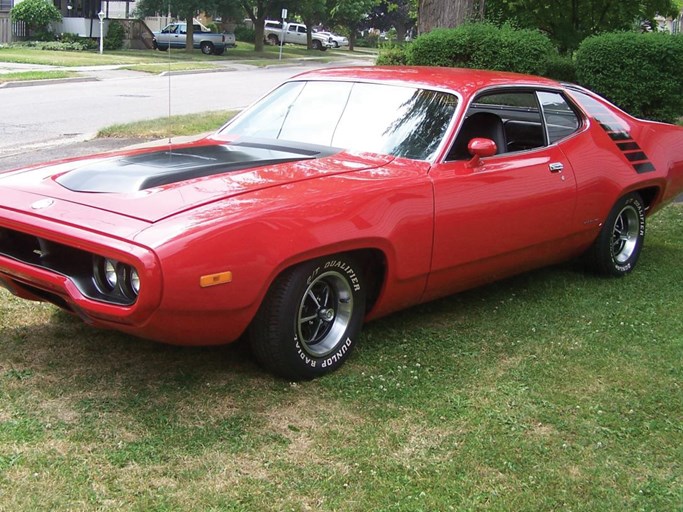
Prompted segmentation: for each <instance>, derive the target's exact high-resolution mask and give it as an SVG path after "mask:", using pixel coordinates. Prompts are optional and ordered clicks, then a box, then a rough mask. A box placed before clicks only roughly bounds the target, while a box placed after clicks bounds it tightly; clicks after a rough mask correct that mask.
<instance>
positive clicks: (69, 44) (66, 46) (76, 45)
mask: <svg viewBox="0 0 683 512" xmlns="http://www.w3.org/2000/svg"><path fill="white" fill-rule="evenodd" d="M97 45H98V43H97V41H96V40H94V39H90V38H89V37H81V36H79V35H78V34H69V33H68V32H66V33H64V34H60V35H59V37H58V42H55V43H50V45H49V47H48V45H47V44H43V45H41V48H42V49H44V50H76V51H85V50H94V49H95V48H97Z"/></svg>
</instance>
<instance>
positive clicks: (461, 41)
mask: <svg viewBox="0 0 683 512" xmlns="http://www.w3.org/2000/svg"><path fill="white" fill-rule="evenodd" d="M557 55H558V53H557V49H556V48H555V47H554V46H553V44H552V42H551V41H550V39H548V37H546V36H545V35H543V34H541V33H540V32H538V31H536V30H526V29H524V30H522V29H515V28H513V27H511V26H509V25H504V26H502V27H496V26H495V25H491V24H489V23H469V24H465V25H462V26H460V27H458V28H454V29H436V30H433V31H431V32H428V33H427V34H424V35H422V36H420V37H418V38H417V39H416V40H415V41H413V43H412V45H411V46H410V47H409V49H408V51H407V62H408V64H411V65H420V66H445V67H466V68H476V69H494V70H499V71H515V72H518V73H531V74H535V75H544V74H545V73H546V71H547V69H548V62H549V61H550V60H551V59H555V58H557Z"/></svg>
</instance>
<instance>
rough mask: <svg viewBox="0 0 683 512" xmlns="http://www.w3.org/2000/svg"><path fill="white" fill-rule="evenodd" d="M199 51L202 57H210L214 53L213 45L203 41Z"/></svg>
mask: <svg viewBox="0 0 683 512" xmlns="http://www.w3.org/2000/svg"><path fill="white" fill-rule="evenodd" d="M199 49H200V50H201V51H202V53H203V54H204V55H211V54H212V53H213V52H214V46H213V43H210V42H208V41H204V42H203V43H202V44H200V45H199Z"/></svg>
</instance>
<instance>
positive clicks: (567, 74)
mask: <svg viewBox="0 0 683 512" xmlns="http://www.w3.org/2000/svg"><path fill="white" fill-rule="evenodd" d="M545 76H547V77H548V78H553V79H555V80H559V81H560V82H576V81H577V79H576V64H575V63H574V61H573V60H572V58H571V57H562V56H560V55H557V56H556V57H553V58H551V59H549V60H548V67H547V69H546V72H545Z"/></svg>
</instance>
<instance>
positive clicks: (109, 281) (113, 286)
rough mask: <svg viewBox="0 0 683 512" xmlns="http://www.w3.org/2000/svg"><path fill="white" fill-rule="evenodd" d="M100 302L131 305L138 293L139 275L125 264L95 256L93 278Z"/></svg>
mask: <svg viewBox="0 0 683 512" xmlns="http://www.w3.org/2000/svg"><path fill="white" fill-rule="evenodd" d="M92 280H93V282H94V283H95V287H96V288H97V290H98V292H99V294H100V295H101V299H102V300H106V301H107V302H110V301H111V302H114V303H119V304H132V303H133V302H135V299H137V297H138V294H139V293H140V274H139V273H138V271H137V270H136V269H135V268H134V267H133V266H132V265H128V264H127V263H122V262H120V261H116V260H114V259H110V258H102V257H101V256H95V258H94V260H93V276H92Z"/></svg>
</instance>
